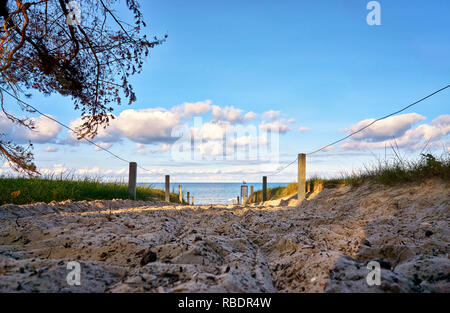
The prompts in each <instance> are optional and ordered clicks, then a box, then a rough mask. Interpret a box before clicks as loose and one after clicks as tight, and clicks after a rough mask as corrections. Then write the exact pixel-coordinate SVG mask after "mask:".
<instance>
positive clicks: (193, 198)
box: [192, 196, 194, 205]
mask: <svg viewBox="0 0 450 313" xmlns="http://www.w3.org/2000/svg"><path fill="white" fill-rule="evenodd" d="M192 205H194V196H192Z"/></svg>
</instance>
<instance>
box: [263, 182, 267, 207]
mask: <svg viewBox="0 0 450 313" xmlns="http://www.w3.org/2000/svg"><path fill="white" fill-rule="evenodd" d="M262 201H263V202H264V201H267V176H263V190H262Z"/></svg>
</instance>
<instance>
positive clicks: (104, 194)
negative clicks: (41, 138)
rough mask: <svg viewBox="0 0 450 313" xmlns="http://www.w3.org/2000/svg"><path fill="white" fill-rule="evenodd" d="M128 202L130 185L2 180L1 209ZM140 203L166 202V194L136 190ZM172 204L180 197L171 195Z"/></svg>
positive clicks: (88, 180) (95, 181) (97, 181)
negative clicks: (40, 204) (67, 202)
mask: <svg viewBox="0 0 450 313" xmlns="http://www.w3.org/2000/svg"><path fill="white" fill-rule="evenodd" d="M69 199H70V200H72V201H82V200H112V199H129V196H128V185H127V184H124V183H119V182H116V183H107V182H102V181H101V179H96V178H83V179H73V178H72V179H53V177H47V178H15V177H0V205H3V204H29V203H36V202H46V203H49V202H52V201H65V200H69ZM136 199H137V200H150V199H158V200H164V191H163V190H159V189H154V188H151V187H139V186H138V187H137V188H136ZM170 200H171V201H172V202H179V201H178V195H176V194H173V193H172V194H171V195H170Z"/></svg>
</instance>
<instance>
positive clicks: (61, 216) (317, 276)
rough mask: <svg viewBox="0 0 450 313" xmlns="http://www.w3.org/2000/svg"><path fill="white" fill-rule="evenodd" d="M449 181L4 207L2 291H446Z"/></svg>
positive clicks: (0, 217)
mask: <svg viewBox="0 0 450 313" xmlns="http://www.w3.org/2000/svg"><path fill="white" fill-rule="evenodd" d="M449 187H450V186H449V184H448V183H444V182H442V181H437V180H432V181H429V182H427V183H426V184H422V185H415V186H414V185H409V186H398V187H386V186H379V185H369V184H364V185H362V186H360V187H357V188H356V187H355V188H351V187H340V188H333V189H325V190H323V191H321V192H320V193H319V194H318V195H316V196H315V197H314V198H313V199H310V200H309V201H304V202H303V203H302V204H301V205H300V206H297V207H288V206H287V202H288V201H284V202H282V203H281V204H278V205H276V206H273V207H272V206H269V205H267V204H266V205H265V206H257V207H249V208H242V207H231V206H214V207H209V206H208V207H204V206H196V207H182V206H174V205H168V204H165V203H162V202H131V201H94V202H78V203H73V202H70V201H68V202H63V203H51V204H48V205H47V204H36V205H29V206H12V205H10V206H3V207H0V292H17V291H22V292H30V291H39V292H68V291H71V292H105V291H106V292H323V291H326V292H347V291H363V292H365V291H370V292H372V291H375V292H397V291H401V292H411V291H414V292H427V291H441V292H450V261H449V256H448V250H449V238H450V237H449V235H450V229H449V220H450V210H449V200H450V196H449V192H448V191H449V190H450V188H449ZM374 259H378V261H379V262H380V263H381V265H382V284H381V286H373V287H369V286H368V285H367V283H366V275H367V274H368V273H369V270H368V269H367V268H366V263H367V262H368V261H371V260H374ZM70 261H78V262H79V263H80V264H81V286H69V285H68V284H67V282H66V275H67V274H68V273H69V270H67V269H66V265H67V263H68V262H70Z"/></svg>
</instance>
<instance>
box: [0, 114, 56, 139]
mask: <svg viewBox="0 0 450 313" xmlns="http://www.w3.org/2000/svg"><path fill="white" fill-rule="evenodd" d="M49 116H50V117H53V116H51V115H49ZM31 121H32V122H33V123H34V127H35V128H34V129H33V130H30V129H28V128H27V127H24V126H22V125H19V124H16V123H13V122H11V120H9V119H8V118H7V117H6V116H4V115H0V134H4V135H5V137H6V139H7V140H12V141H14V142H16V143H19V144H24V143H28V142H29V141H31V142H33V143H51V142H54V141H55V139H56V137H57V136H58V134H59V132H60V131H61V126H60V125H59V124H57V123H55V122H53V121H52V120H50V119H48V118H46V117H44V116H40V117H38V118H31Z"/></svg>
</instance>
